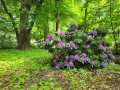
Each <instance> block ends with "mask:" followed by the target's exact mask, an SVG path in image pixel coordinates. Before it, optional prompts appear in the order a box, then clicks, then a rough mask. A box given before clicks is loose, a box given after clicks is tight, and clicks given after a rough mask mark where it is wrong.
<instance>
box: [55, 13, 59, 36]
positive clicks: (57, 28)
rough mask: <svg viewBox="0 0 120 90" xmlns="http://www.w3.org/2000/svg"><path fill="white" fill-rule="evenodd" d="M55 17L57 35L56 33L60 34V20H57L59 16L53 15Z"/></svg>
mask: <svg viewBox="0 0 120 90" xmlns="http://www.w3.org/2000/svg"><path fill="white" fill-rule="evenodd" d="M55 17H56V18H57V22H56V32H57V33H56V35H57V34H58V33H60V18H59V14H58V13H57V14H56V15H55Z"/></svg>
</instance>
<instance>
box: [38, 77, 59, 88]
mask: <svg viewBox="0 0 120 90" xmlns="http://www.w3.org/2000/svg"><path fill="white" fill-rule="evenodd" d="M56 85H57V83H56V82H54V81H53V78H49V79H48V80H42V79H41V80H40V82H39V86H40V88H39V90H44V89H45V90H49V88H53V87H54V86H56Z"/></svg>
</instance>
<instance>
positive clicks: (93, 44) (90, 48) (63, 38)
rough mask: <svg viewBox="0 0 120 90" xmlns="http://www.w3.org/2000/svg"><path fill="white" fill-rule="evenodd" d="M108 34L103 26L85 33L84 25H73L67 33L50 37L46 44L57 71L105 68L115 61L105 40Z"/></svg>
mask: <svg viewBox="0 0 120 90" xmlns="http://www.w3.org/2000/svg"><path fill="white" fill-rule="evenodd" d="M108 33H109V31H108V30H105V31H104V30H103V29H102V25H100V26H99V28H96V29H95V28H93V30H90V31H88V32H84V25H80V24H79V25H77V26H76V25H75V23H71V24H70V28H68V29H67V32H60V34H59V35H58V36H57V37H54V36H53V35H52V34H50V35H48V39H46V41H45V42H44V44H45V46H46V48H47V49H48V50H49V51H50V52H52V54H53V56H54V58H53V59H52V63H53V65H54V66H55V68H56V69H65V68H72V67H80V66H85V67H90V66H92V67H104V66H106V65H108V64H109V63H110V62H111V61H112V60H114V59H115V57H114V56H113V54H112V51H109V49H108V47H106V42H105V40H103V39H104V37H105V35H106V34H108Z"/></svg>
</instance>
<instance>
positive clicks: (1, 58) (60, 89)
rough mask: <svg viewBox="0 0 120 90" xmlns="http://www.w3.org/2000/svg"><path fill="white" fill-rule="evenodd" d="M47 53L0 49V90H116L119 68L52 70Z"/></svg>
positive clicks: (118, 82)
mask: <svg viewBox="0 0 120 90" xmlns="http://www.w3.org/2000/svg"><path fill="white" fill-rule="evenodd" d="M51 57H52V55H51V54H50V53H48V51H47V50H42V49H33V48H32V49H30V50H28V51H20V50H16V49H4V50H0V90H94V89H98V90H103V89H105V90H108V89H111V90H119V89H120V65H119V64H114V63H111V64H110V65H108V66H106V67H105V68H102V69H94V70H88V69H86V68H80V69H76V68H74V69H70V70H55V69H54V68H53V67H51V65H50V58H51Z"/></svg>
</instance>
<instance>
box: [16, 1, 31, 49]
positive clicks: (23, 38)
mask: <svg viewBox="0 0 120 90" xmlns="http://www.w3.org/2000/svg"><path fill="white" fill-rule="evenodd" d="M21 8H22V9H26V10H25V11H24V12H23V13H21V14H20V22H21V27H20V35H19V40H18V46H17V48H18V49H20V50H28V49H29V46H30V33H31V29H30V28H29V27H28V26H27V25H28V24H29V15H28V1H27V0H21Z"/></svg>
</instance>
